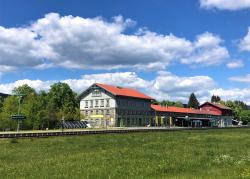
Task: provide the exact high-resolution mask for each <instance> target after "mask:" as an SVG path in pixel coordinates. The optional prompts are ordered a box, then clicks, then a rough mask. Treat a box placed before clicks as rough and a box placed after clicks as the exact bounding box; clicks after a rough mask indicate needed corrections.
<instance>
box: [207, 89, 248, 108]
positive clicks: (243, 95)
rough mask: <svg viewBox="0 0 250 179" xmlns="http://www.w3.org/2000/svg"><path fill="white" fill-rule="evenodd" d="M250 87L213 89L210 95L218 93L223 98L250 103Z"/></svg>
mask: <svg viewBox="0 0 250 179" xmlns="http://www.w3.org/2000/svg"><path fill="white" fill-rule="evenodd" d="M249 91H250V88H243V89H240V88H232V89H222V88H219V89H213V90H211V91H210V95H213V94H214V95H218V96H220V97H221V99H222V100H240V101H244V102H245V103H247V104H248V105H250V93H249Z"/></svg>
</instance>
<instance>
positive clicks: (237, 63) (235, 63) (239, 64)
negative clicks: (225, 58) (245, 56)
mask: <svg viewBox="0 0 250 179" xmlns="http://www.w3.org/2000/svg"><path fill="white" fill-rule="evenodd" d="M227 67H228V68H241V67H244V63H243V62H242V60H232V61H231V62H229V63H227Z"/></svg>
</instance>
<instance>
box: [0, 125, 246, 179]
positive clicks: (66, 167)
mask: <svg viewBox="0 0 250 179" xmlns="http://www.w3.org/2000/svg"><path fill="white" fill-rule="evenodd" d="M0 149H1V150H0V178H60V179H61V178H94V179H96V178H115V179H119V178H136V179H138V178H217V179H221V178H250V128H245V129H222V130H200V131H175V132H174V131H172V132H145V133H130V134H106V135H85V136H72V137H51V138H34V139H0Z"/></svg>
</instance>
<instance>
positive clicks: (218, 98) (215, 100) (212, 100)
mask: <svg viewBox="0 0 250 179" xmlns="http://www.w3.org/2000/svg"><path fill="white" fill-rule="evenodd" d="M219 101H221V98H220V97H219V96H215V95H213V96H212V97H211V102H212V103H213V102H215V103H217V102H219Z"/></svg>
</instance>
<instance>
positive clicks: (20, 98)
mask: <svg viewBox="0 0 250 179" xmlns="http://www.w3.org/2000/svg"><path fill="white" fill-rule="evenodd" d="M17 96H18V97H19V99H18V111H17V115H18V116H20V113H21V100H22V98H23V97H24V96H25V95H24V94H17ZM19 129H20V119H19V118H18V119H17V132H19Z"/></svg>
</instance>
